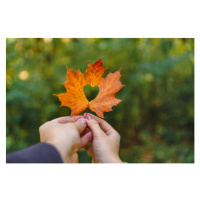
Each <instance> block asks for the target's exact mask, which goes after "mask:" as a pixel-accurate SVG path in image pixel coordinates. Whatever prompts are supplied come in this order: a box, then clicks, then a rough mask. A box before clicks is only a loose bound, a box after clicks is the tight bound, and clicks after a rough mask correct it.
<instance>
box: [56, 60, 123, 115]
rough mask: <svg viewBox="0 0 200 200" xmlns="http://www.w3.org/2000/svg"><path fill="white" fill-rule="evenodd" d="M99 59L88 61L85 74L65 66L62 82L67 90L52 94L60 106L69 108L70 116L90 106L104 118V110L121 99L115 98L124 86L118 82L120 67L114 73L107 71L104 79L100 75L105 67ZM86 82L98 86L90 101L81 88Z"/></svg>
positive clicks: (107, 109)
mask: <svg viewBox="0 0 200 200" xmlns="http://www.w3.org/2000/svg"><path fill="white" fill-rule="evenodd" d="M101 60H102V58H100V59H99V60H98V61H96V62H95V63H93V64H92V63H90V62H89V63H88V68H87V70H86V73H85V74H82V73H81V72H80V71H79V70H78V71H74V70H73V69H69V68H68V67H67V74H66V78H67V80H66V82H65V83H63V85H64V86H65V88H66V90H67V92H66V93H61V94H54V95H55V96H57V97H58V98H59V100H60V101H61V106H67V107H70V108H71V110H72V113H71V116H74V115H78V114H79V113H81V112H83V111H84V110H85V109H86V108H90V110H92V111H93V112H95V113H96V114H97V115H98V116H99V117H101V118H104V115H103V114H104V112H109V111H111V110H112V107H113V106H116V105H117V104H118V103H119V102H121V101H122V100H120V99H116V98H115V94H116V93H117V92H118V91H119V90H120V89H121V88H122V87H124V85H122V84H121V82H120V78H121V74H120V70H121V69H119V70H118V71H116V72H114V73H109V74H108V75H107V77H106V78H105V79H104V78H103V77H102V76H103V74H104V71H105V70H106V69H105V68H104V67H103V65H102V62H101ZM87 84H89V85H91V86H92V87H94V86H98V87H99V94H98V95H97V97H96V98H95V99H94V100H92V101H90V102H89V101H88V99H87V98H86V96H85V93H84V90H83V87H84V86H85V85H87Z"/></svg>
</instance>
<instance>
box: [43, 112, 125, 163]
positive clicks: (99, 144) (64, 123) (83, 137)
mask: <svg viewBox="0 0 200 200" xmlns="http://www.w3.org/2000/svg"><path fill="white" fill-rule="evenodd" d="M39 132H40V141H41V142H46V143H49V144H51V145H53V146H54V147H55V148H56V149H57V150H58V152H59V153H60V155H61V157H62V160H63V162H65V163H77V162H78V154H77V152H78V151H79V150H80V149H81V148H84V149H85V150H86V151H87V152H88V153H89V154H90V155H91V156H92V162H93V163H122V161H121V160H120V158H119V155H118V152H119V144H120V135H119V134H118V133H117V131H116V130H114V129H113V128H112V126H111V125H109V124H108V123H107V122H106V121H105V120H103V119H100V118H98V117H96V116H94V115H92V114H87V115H84V116H73V117H61V118H57V119H54V120H51V121H49V122H46V123H45V124H43V125H42V126H41V127H40V128H39ZM90 142H91V143H90Z"/></svg>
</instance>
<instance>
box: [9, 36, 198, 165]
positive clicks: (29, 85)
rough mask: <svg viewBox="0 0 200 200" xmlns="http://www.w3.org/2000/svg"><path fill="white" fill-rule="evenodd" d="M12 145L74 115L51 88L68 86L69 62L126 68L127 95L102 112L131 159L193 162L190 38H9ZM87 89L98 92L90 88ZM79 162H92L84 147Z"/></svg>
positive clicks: (34, 139)
mask: <svg viewBox="0 0 200 200" xmlns="http://www.w3.org/2000/svg"><path fill="white" fill-rule="evenodd" d="M6 51H7V56H6V62H7V72H6V84H7V88H6V91H7V140H6V147H7V151H8V152H9V151H14V150H18V149H21V148H24V147H27V146H29V145H31V144H34V143H36V142H39V132H38V128H39V126H40V125H41V124H43V123H44V122H46V121H48V120H51V119H53V118H57V117H60V116H66V115H70V109H69V108H67V107H59V106H60V102H59V101H58V98H57V97H55V96H53V95H52V94H59V93H63V92H65V88H64V86H63V85H62V84H61V83H63V82H65V80H66V77H65V74H66V65H67V66H68V67H69V68H73V69H75V70H77V69H78V68H79V69H80V70H81V71H82V72H83V73H84V72H85V70H86V68H87V63H88V61H90V62H92V63H93V62H95V61H96V60H98V59H99V58H101V57H102V56H103V66H104V67H106V68H107V70H106V73H105V74H104V77H105V76H106V74H107V73H109V71H111V72H114V71H116V70H118V69H119V68H120V67H122V70H121V74H122V78H121V82H122V84H124V85H126V87H124V88H123V89H122V90H121V91H119V93H117V95H116V97H117V98H119V99H122V100H123V101H122V102H121V103H120V104H119V105H117V106H116V108H115V109H114V111H112V112H109V113H105V117H106V118H105V119H106V121H108V122H109V123H110V124H111V125H112V126H113V127H114V128H115V129H116V130H117V131H118V132H119V133H120V135H121V147H120V156H121V158H122V160H123V161H127V162H141V163H145V162H150V163H152V162H156V163H157V162H159V163H160V162H161V163H163V162H164V163H165V162H184V163H190V162H194V40H193V39H188V38H187V39H167V38H166V39H156V38H155V39H126V38H123V39H115V38H114V39H109V38H107V39H101V38H94V39H66V38H65V39H7V48H6ZM87 93H88V94H87V95H88V96H93V94H92V92H91V90H89V92H87ZM79 157H80V159H79V160H80V161H81V162H90V161H91V158H90V157H89V156H88V154H87V153H86V152H85V151H83V150H82V151H81V152H80V153H79Z"/></svg>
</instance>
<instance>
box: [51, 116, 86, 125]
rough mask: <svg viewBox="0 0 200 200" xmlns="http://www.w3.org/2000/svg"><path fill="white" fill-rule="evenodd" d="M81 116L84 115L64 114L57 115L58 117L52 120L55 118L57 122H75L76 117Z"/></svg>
mask: <svg viewBox="0 0 200 200" xmlns="http://www.w3.org/2000/svg"><path fill="white" fill-rule="evenodd" d="M83 117H84V116H81V115H76V116H73V117H70V116H66V117H59V118H57V119H54V120H56V121H57V122H59V123H68V122H75V121H77V120H78V119H80V118H83Z"/></svg>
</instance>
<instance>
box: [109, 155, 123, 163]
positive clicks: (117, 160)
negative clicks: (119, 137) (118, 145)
mask: <svg viewBox="0 0 200 200" xmlns="http://www.w3.org/2000/svg"><path fill="white" fill-rule="evenodd" d="M108 162H109V163H123V162H122V160H121V159H120V157H119V156H118V155H115V156H110V157H109V159H108Z"/></svg>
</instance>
